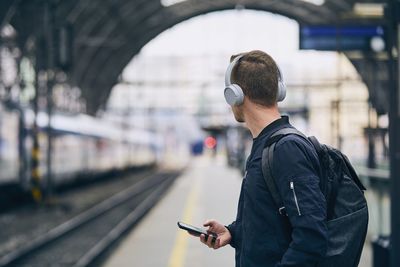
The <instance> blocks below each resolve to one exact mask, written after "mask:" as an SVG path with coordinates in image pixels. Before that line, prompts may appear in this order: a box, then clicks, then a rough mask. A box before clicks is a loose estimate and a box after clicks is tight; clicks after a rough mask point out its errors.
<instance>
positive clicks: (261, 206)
mask: <svg viewBox="0 0 400 267" xmlns="http://www.w3.org/2000/svg"><path fill="white" fill-rule="evenodd" d="M284 127H293V126H291V125H290V124H289V120H288V118H287V117H282V118H281V119H279V120H276V121H274V122H273V123H271V124H270V125H268V126H267V127H266V128H265V129H263V131H262V132H261V133H260V134H259V135H258V137H257V138H255V139H254V140H253V146H252V149H251V153H250V156H249V158H248V160H247V164H246V174H245V177H244V179H243V182H242V188H241V192H240V198H239V204H238V212H237V217H236V221H234V222H233V223H232V224H231V225H229V226H228V229H229V231H230V233H231V235H232V241H231V245H232V246H233V247H234V248H235V250H236V257H235V258H236V267H261V266H262V267H267V266H274V267H283V266H285V267H286V266H296V267H303V266H315V264H316V263H317V262H318V260H319V259H320V258H321V256H323V255H325V252H326V248H327V226H326V202H325V197H324V195H323V194H322V192H321V190H320V187H319V176H320V173H321V170H320V165H319V160H318V156H317V154H316V151H315V150H314V148H313V147H312V144H310V143H308V142H307V141H306V140H304V139H302V138H301V137H299V136H297V135H289V136H285V137H284V138H282V139H281V140H279V141H278V143H277V144H276V146H275V152H274V161H273V166H272V173H273V176H274V179H275V181H276V183H277V188H278V191H279V193H280V195H281V196H282V199H283V202H284V205H285V207H286V213H287V216H282V215H280V214H279V213H278V208H277V207H276V205H275V204H274V202H273V199H272V197H271V195H270V192H269V191H268V188H267V185H266V183H265V180H264V177H263V174H262V168H261V155H262V150H263V147H264V143H265V142H266V140H267V139H268V137H269V136H270V135H271V134H272V133H274V132H275V131H277V130H279V129H281V128H284Z"/></svg>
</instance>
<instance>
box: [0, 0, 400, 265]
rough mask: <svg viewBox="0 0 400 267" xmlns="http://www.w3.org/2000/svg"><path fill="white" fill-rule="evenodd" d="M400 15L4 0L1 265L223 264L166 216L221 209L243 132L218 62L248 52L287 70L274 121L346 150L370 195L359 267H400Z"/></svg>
mask: <svg viewBox="0 0 400 267" xmlns="http://www.w3.org/2000/svg"><path fill="white" fill-rule="evenodd" d="M398 10H399V8H398V3H397V1H384V0H375V1H363V0H360V1H357V0H351V1H350V0H325V1H324V0H282V1H273V0H240V1H234V0H214V1H198V0H186V1H185V0H161V1H159V0H151V1H150V0H147V1H145V0H135V1H125V0H118V1H112V0H101V1H100V0H99V1H94V0H80V1H77V0H71V1H60V0H30V1H28V0H2V1H1V3H0V225H3V226H4V227H3V229H4V230H3V231H1V233H0V266H100V265H102V266H131V265H132V262H135V263H138V265H141V266H162V265H164V266H169V267H172V266H174V267H180V266H191V267H192V266H197V265H199V266H204V265H205V264H214V265H217V266H233V262H234V261H233V260H234V252H233V249H231V248H225V249H224V250H223V251H222V250H219V251H218V252H212V251H208V250H207V249H205V248H203V246H202V245H201V244H200V243H199V242H197V240H194V239H193V238H190V237H188V236H187V235H186V234H185V233H184V232H183V234H182V231H179V230H178V229H177V227H176V221H178V220H185V221H186V222H188V223H193V224H195V225H198V226H200V225H201V224H202V222H203V221H204V220H205V219H206V218H210V217H212V216H214V217H217V218H218V219H220V220H221V221H224V223H225V224H229V223H230V222H231V221H233V220H234V218H235V215H236V214H235V212H236V205H237V201H238V194H239V190H240V183H241V179H242V178H241V175H242V174H243V171H244V163H245V160H246V157H247V156H248V154H249V152H250V149H251V144H252V138H251V135H250V133H249V132H248V130H247V129H246V128H245V127H244V125H243V124H239V123H237V122H236V121H235V120H234V117H233V116H232V113H231V109H230V107H229V106H228V105H227V104H226V102H225V100H224V97H223V89H224V74H225V70H226V67H227V65H228V64H229V59H230V56H231V55H233V54H237V53H240V52H244V51H251V50H256V49H257V50H263V51H265V52H267V53H268V54H270V55H271V56H272V57H273V58H274V59H275V60H276V62H277V63H278V65H279V67H280V70H281V72H282V74H283V79H284V81H285V83H286V86H287V90H288V91H287V98H286V99H285V101H284V102H282V103H281V104H280V106H279V108H280V110H281V112H282V114H287V115H289V116H290V121H291V123H292V124H293V125H294V126H295V127H297V128H298V129H299V130H301V131H303V132H304V133H305V134H306V135H313V136H316V137H317V138H318V140H319V141H320V142H321V143H325V144H328V145H330V146H333V147H336V148H338V149H340V150H341V151H342V152H343V153H345V154H346V155H347V156H348V157H349V158H350V161H351V162H352V164H353V165H354V166H355V168H356V171H357V173H358V174H359V176H360V178H361V179H362V181H363V183H364V185H365V186H366V187H367V191H366V193H365V195H366V198H367V201H368V204H369V213H370V220H369V229H368V236H367V241H366V243H365V248H364V253H363V256H362V259H361V263H360V266H366V267H369V266H398V265H397V264H400V259H399V258H397V256H395V255H393V254H394V253H392V254H391V258H390V255H389V248H390V247H392V248H393V249H392V251H395V250H396V249H397V248H399V247H400V246H397V247H396V245H400V244H399V241H398V238H397V237H398V236H399V233H398V232H393V230H391V229H394V228H396V226H400V224H395V225H392V226H391V224H393V222H396V220H397V222H398V223H400V222H399V219H396V218H398V217H393V215H392V216H391V214H400V212H399V213H396V212H395V208H393V207H391V205H390V203H391V201H393V200H394V199H395V196H397V200H398V199H399V198H400V195H399V193H400V192H399V190H400V187H399V179H398V178H400V177H399V175H400V171H399V169H398V168H399V165H396V164H394V165H393V163H392V165H391V164H390V161H391V158H390V155H391V154H390V152H391V153H392V154H393V155H394V154H396V153H398V152H399V141H397V140H398V138H394V137H397V136H398V134H400V131H399V127H400V126H399V123H398V122H399V117H400V115H399V114H400V112H399V114H396V112H394V113H393V111H396V107H398V104H399V98H398V95H399V93H398V91H396V90H397V77H398V73H397V72H396V71H397V65H396V64H397V58H398V52H397V43H396V42H397V39H396V38H397V19H399V18H400V16H398V14H399V13H398ZM396 96H397V97H396ZM390 114H396V115H391V116H389V115H390ZM389 124H390V125H391V131H392V132H389ZM389 136H391V139H390V138H389ZM389 139H390V142H389ZM393 140H394V141H393ZM389 148H390V149H389ZM395 160H397V161H395ZM398 161H399V159H398V158H397V159H394V158H392V162H398ZM390 166H392V169H390ZM396 166H397V167H396ZM396 174H397V175H396ZM393 188H394V189H393ZM396 188H397V189H396ZM391 190H392V196H391ZM391 197H392V200H391ZM391 208H392V209H391ZM397 211H398V210H397ZM395 216H398V215H395ZM149 229H151V230H150V231H149ZM395 231H397V230H395ZM390 234H392V244H391V242H390V241H389V240H390ZM393 236H395V237H394V238H393ZM396 242H397V243H396ZM50 243H51V245H50ZM154 243H157V245H154ZM159 243H162V244H163V245H161V244H159ZM153 255H155V256H153ZM156 255H157V256H156ZM390 259H391V265H389V261H390Z"/></svg>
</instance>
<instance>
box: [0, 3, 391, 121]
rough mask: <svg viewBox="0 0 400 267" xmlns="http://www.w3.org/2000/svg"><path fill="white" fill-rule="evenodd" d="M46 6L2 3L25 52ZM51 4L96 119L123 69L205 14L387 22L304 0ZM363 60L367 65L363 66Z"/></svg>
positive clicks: (1, 16) (2, 15) (72, 76)
mask: <svg viewBox="0 0 400 267" xmlns="http://www.w3.org/2000/svg"><path fill="white" fill-rule="evenodd" d="M44 2H46V1H45V0H2V1H0V22H1V23H2V24H4V23H11V24H12V25H13V26H14V27H15V28H16V30H17V32H18V33H19V36H18V39H19V43H20V46H21V47H23V46H24V45H25V44H26V42H27V40H29V38H30V37H31V35H32V34H33V35H38V34H40V32H41V27H39V26H37V25H41V24H40V22H41V18H40V16H41V14H43V13H41V12H40V8H41V7H42V6H43V3H44ZM47 2H51V3H52V7H53V8H52V12H54V13H53V14H54V17H55V23H56V24H59V25H62V24H66V23H67V24H70V25H71V26H72V28H73V33H74V34H73V36H74V39H73V43H74V45H73V50H74V51H73V55H74V56H73V57H74V65H73V68H71V70H70V71H69V73H68V74H69V75H68V76H69V80H70V82H71V83H72V84H74V85H77V86H79V87H80V88H81V89H82V91H83V96H84V97H85V99H86V100H87V108H88V112H89V113H92V114H93V113H95V112H96V111H97V110H98V109H99V107H101V106H102V105H104V104H105V102H106V101H107V98H108V96H109V94H110V91H111V89H112V87H113V86H114V85H115V84H116V83H117V82H118V77H119V75H120V74H121V72H122V70H123V69H124V68H125V66H126V65H127V64H128V63H129V62H130V60H131V59H132V57H133V56H134V55H136V54H137V53H138V52H139V51H140V49H141V48H142V47H143V46H144V45H146V44H147V43H148V42H149V41H150V40H152V39H153V38H154V37H156V36H157V35H158V34H160V33H161V32H163V31H165V30H166V29H168V28H170V27H172V26H174V25H176V24H178V23H180V22H182V21H184V20H187V19H190V18H192V17H195V16H198V15H201V14H205V13H209V12H214V11H220V10H227V9H235V8H239V7H240V8H243V7H244V8H246V9H254V10H261V11H267V12H272V13H277V14H281V15H284V16H287V17H289V18H292V19H294V20H296V21H298V22H299V23H301V24H329V25H337V24H341V23H357V24H360V23H361V24H362V23H366V24H368V23H384V22H383V21H379V20H382V19H383V18H380V19H374V20H372V21H371V19H367V18H360V17H356V16H355V15H354V14H353V12H352V11H353V5H354V4H355V2H358V3H361V2H369V3H370V2H371V1H368V0H357V1H356V0H326V1H325V3H324V4H323V5H321V6H317V5H314V4H312V3H309V2H306V1H301V0H239V1H238V0H186V1H179V2H178V3H176V4H173V5H171V6H168V7H165V6H163V5H162V4H161V2H160V0H68V1H62V0H47ZM374 2H378V3H379V2H384V1H383V0H381V1H379V0H378V1H374ZM5 20H9V21H5ZM22 50H23V49H22ZM359 60H361V63H360V62H358V63H359V64H360V66H362V65H363V61H362V59H359ZM355 66H356V68H357V65H356V64H355ZM361 74H362V73H361ZM362 76H363V75H362Z"/></svg>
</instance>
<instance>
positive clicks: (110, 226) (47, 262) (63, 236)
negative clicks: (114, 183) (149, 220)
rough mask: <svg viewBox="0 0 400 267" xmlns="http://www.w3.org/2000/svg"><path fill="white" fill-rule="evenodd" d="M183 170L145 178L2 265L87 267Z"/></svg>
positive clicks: (9, 256)
mask: <svg viewBox="0 0 400 267" xmlns="http://www.w3.org/2000/svg"><path fill="white" fill-rule="evenodd" d="M178 175H179V172H169V173H158V174H155V175H153V176H151V177H148V178H147V179H144V180H141V181H139V182H137V183H135V184H134V185H132V186H130V187H129V188H126V189H125V190H123V191H121V192H119V193H117V194H115V195H113V196H111V197H110V198H108V199H106V200H104V201H103V202H101V203H99V204H97V205H96V206H94V207H92V208H90V209H88V210H86V211H85V212H83V213H81V214H79V215H77V216H76V217H74V218H72V219H70V220H68V221H66V222H64V223H62V224H61V225H59V226H57V227H55V228H53V229H52V230H50V231H48V232H47V233H46V234H44V235H42V236H40V237H39V238H36V239H34V240H32V241H31V242H28V243H26V244H25V245H24V246H21V247H20V248H18V249H16V250H14V251H12V252H11V253H8V254H6V255H4V256H2V257H1V258H0V267H5V266H7V267H9V266H18V267H25V266H30V267H36V266H37V267H39V266H40V267H46V266H74V267H78V266H79V267H85V266H94V264H97V263H98V262H99V260H100V259H101V258H102V256H103V255H104V254H105V252H107V251H109V249H110V248H111V247H112V245H113V244H115V243H116V241H118V240H119V239H120V238H121V237H122V236H123V234H124V233H125V232H126V231H128V230H130V229H131V228H132V227H133V226H134V225H135V224H136V223H137V222H138V221H139V220H140V219H141V218H142V217H143V216H144V215H145V214H146V213H147V212H148V211H149V210H150V209H151V208H152V207H153V206H154V205H155V203H156V202H157V201H158V200H159V199H160V198H161V197H162V195H163V193H164V192H166V190H167V189H168V187H169V186H170V185H171V184H172V182H173V181H174V180H175V178H176V177H177V176H178Z"/></svg>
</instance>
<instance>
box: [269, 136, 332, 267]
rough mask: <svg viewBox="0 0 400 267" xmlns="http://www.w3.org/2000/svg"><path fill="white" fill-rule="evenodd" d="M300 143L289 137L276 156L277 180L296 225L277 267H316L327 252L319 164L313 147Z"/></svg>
mask: <svg viewBox="0 0 400 267" xmlns="http://www.w3.org/2000/svg"><path fill="white" fill-rule="evenodd" d="M296 138H297V139H296ZM299 139H300V138H299V137H293V136H288V137H285V138H284V139H283V140H281V141H279V142H278V143H277V145H276V148H275V152H274V159H273V166H272V168H273V169H272V171H273V176H274V180H275V183H276V185H277V188H278V191H279V193H280V195H281V197H282V200H283V204H284V205H285V209H286V213H287V216H288V218H289V220H290V223H291V225H292V233H291V237H292V241H291V243H290V245H289V248H288V249H287V251H286V252H285V253H284V255H283V257H282V259H281V262H280V263H279V264H278V265H277V267H289V266H296V267H306V266H307V267H308V266H310V267H311V266H315V264H316V263H317V262H318V261H319V260H320V259H321V257H323V256H324V255H325V253H326V249H327V226H326V201H325V197H324V195H323V194H322V192H321V190H320V187H319V168H320V167H319V160H318V157H317V154H316V152H315V151H314V149H313V148H312V147H311V144H308V143H306V141H305V140H299Z"/></svg>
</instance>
